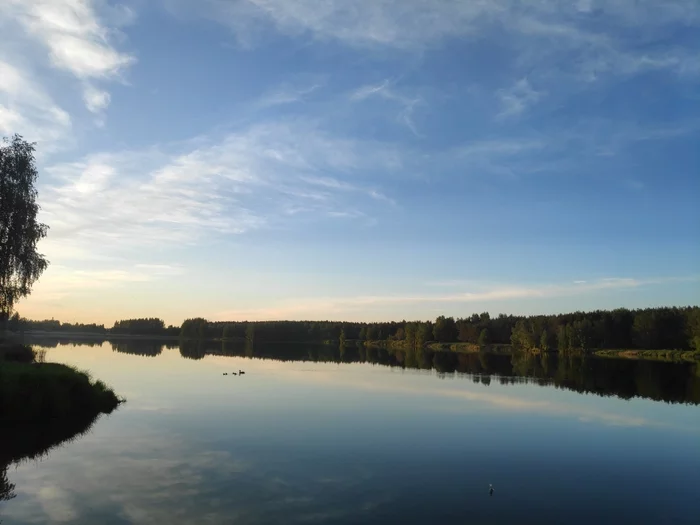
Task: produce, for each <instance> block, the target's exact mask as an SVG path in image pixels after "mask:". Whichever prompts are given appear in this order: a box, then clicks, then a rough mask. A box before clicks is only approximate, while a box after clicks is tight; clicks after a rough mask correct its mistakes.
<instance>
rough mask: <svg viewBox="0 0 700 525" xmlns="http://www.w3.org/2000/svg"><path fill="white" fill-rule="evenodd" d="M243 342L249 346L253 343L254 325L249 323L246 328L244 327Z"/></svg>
mask: <svg viewBox="0 0 700 525" xmlns="http://www.w3.org/2000/svg"><path fill="white" fill-rule="evenodd" d="M245 340H246V341H247V342H248V343H250V344H253V343H254V342H255V325H254V324H253V323H250V324H249V325H248V326H246V329H245Z"/></svg>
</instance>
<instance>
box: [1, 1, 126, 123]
mask: <svg viewBox="0 0 700 525" xmlns="http://www.w3.org/2000/svg"><path fill="white" fill-rule="evenodd" d="M98 7H100V8H104V10H105V14H106V16H105V18H106V19H107V20H108V21H109V22H112V23H122V24H123V23H129V22H131V21H132V19H133V12H132V11H130V10H129V9H127V8H123V9H119V8H116V7H109V6H107V5H106V4H103V3H102V2H95V1H93V0H5V1H4V2H3V9H2V11H1V12H0V27H2V28H7V31H6V32H5V37H4V38H3V37H0V42H2V41H3V40H5V39H8V41H9V42H11V43H12V47H14V48H17V47H18V46H21V49H22V51H23V54H25V55H28V56H31V57H32V60H33V61H34V62H35V63H36V64H42V62H44V61H45V60H42V59H41V58H40V55H39V54H37V52H36V50H35V46H33V45H32V42H36V43H38V44H39V45H40V46H41V47H43V49H44V50H45V52H47V53H48V63H49V65H50V66H51V67H53V68H55V69H58V70H62V71H67V72H68V73H70V74H72V75H73V76H74V77H75V78H76V79H78V80H79V81H80V82H81V85H82V86H83V99H84V101H85V104H86V106H87V108H88V109H89V110H90V111H92V112H99V111H101V110H104V109H105V108H106V107H107V105H108V104H109V94H108V93H107V92H106V91H105V90H104V89H101V88H97V87H96V86H95V82H98V81H103V82H104V81H109V80H123V73H124V71H125V70H126V69H127V68H128V67H129V66H131V65H132V64H133V63H134V62H135V60H136V58H135V57H134V56H133V55H132V54H129V53H126V52H123V51H120V50H118V49H117V48H116V47H115V44H114V43H115V42H116V41H117V40H118V39H119V38H118V37H119V36H120V34H119V33H118V29H117V27H116V26H108V25H106V24H105V23H104V22H103V20H102V18H101V17H100V15H99V13H98V10H97V8H98ZM20 28H21V30H23V31H21V30H19V29H20Z"/></svg>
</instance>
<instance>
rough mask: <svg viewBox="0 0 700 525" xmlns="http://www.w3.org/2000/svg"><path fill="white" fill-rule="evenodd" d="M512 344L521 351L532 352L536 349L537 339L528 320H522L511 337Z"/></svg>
mask: <svg viewBox="0 0 700 525" xmlns="http://www.w3.org/2000/svg"><path fill="white" fill-rule="evenodd" d="M510 343H511V344H512V345H513V347H514V348H516V349H520V350H532V349H533V348H535V337H534V334H533V332H532V330H531V326H530V323H529V322H528V320H525V319H520V320H519V321H518V322H517V323H515V326H514V327H513V331H512V333H511V336H510Z"/></svg>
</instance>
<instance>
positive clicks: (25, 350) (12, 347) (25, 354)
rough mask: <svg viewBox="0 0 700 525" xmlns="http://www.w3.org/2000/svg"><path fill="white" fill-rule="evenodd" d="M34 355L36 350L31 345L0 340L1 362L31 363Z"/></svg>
mask: <svg viewBox="0 0 700 525" xmlns="http://www.w3.org/2000/svg"><path fill="white" fill-rule="evenodd" d="M34 357H35V355H34V351H33V350H32V347H31V346H29V345H24V344H21V343H15V342H11V341H0V362H2V361H11V362H14V363H31V362H33V361H34Z"/></svg>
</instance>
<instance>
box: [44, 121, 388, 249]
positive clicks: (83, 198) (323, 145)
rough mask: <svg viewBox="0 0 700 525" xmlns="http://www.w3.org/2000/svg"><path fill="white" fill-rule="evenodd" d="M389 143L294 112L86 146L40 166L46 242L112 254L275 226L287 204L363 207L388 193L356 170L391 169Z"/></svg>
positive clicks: (311, 212)
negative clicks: (237, 127)
mask: <svg viewBox="0 0 700 525" xmlns="http://www.w3.org/2000/svg"><path fill="white" fill-rule="evenodd" d="M166 150H170V151H166ZM173 150H174V151H173ZM386 153H387V152H386V151H384V147H383V146H382V145H381V144H372V143H364V142H358V141H353V140H349V139H345V138H340V137H335V136H332V135H328V134H327V133H325V132H323V131H322V130H320V129H319V128H318V127H316V126H315V125H314V124H313V123H308V122H301V121H291V122H275V123H271V124H258V125H256V126H253V127H251V128H248V129H243V130H241V131H239V132H235V133H231V134H229V135H227V136H224V137H222V138H218V139H206V138H202V139H200V140H198V141H196V143H195V145H194V146H193V145H191V144H190V145H189V146H188V145H185V146H173V147H171V148H164V149H162V150H158V149H150V150H145V151H125V152H119V153H103V154H92V155H89V156H87V157H86V158H84V159H82V160H80V161H77V162H70V163H63V164H58V165H54V166H49V167H47V168H46V172H47V174H49V175H50V176H51V177H52V182H51V183H50V184H47V185H46V186H45V187H44V188H42V191H41V192H40V198H41V204H42V220H44V221H45V222H46V223H48V224H51V233H50V236H49V238H48V240H47V241H46V242H45V243H43V244H42V246H44V249H47V251H48V252H50V253H49V255H50V256H56V257H59V258H61V257H65V256H71V254H80V253H82V252H84V251H86V249H85V248H86V247H89V248H90V251H98V252H100V253H103V254H105V253H112V254H118V253H120V252H123V251H124V250H130V249H133V248H135V247H138V246H149V247H153V246H154V245H179V244H183V243H184V244H189V243H196V242H199V241H202V240H204V239H207V238H212V237H217V236H225V235H234V234H240V233H245V232H248V231H251V230H256V229H259V228H261V227H271V228H275V227H279V226H280V225H281V224H286V222H287V221H288V219H287V218H283V217H287V216H288V215H290V214H289V213H288V211H289V210H290V209H293V210H294V211H295V213H293V214H291V215H298V214H303V215H304V216H306V217H314V216H315V217H322V216H333V215H332V213H346V214H347V213H352V214H353V215H354V216H361V215H362V214H361V213H358V211H361V207H362V206H365V207H366V206H368V205H369V203H371V201H383V202H391V199H390V198H389V197H387V196H386V195H385V194H384V193H383V192H382V191H381V189H380V188H379V187H377V184H376V183H375V184H373V185H372V186H364V185H363V184H362V183H361V182H360V181H359V180H357V179H358V177H360V178H361V176H362V175H363V174H364V173H365V172H366V171H368V170H380V171H384V170H386V169H391V165H392V164H393V154H389V155H387V154H386ZM349 192H352V193H353V195H352V196H350V195H348V193H349ZM362 195H364V197H365V199H364V200H365V202H364V203H363V202H362V201H361V200H358V198H357V196H362ZM376 205H377V206H378V205H379V204H376ZM358 206H359V207H360V208H359V209H358ZM331 212H332V213H331Z"/></svg>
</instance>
